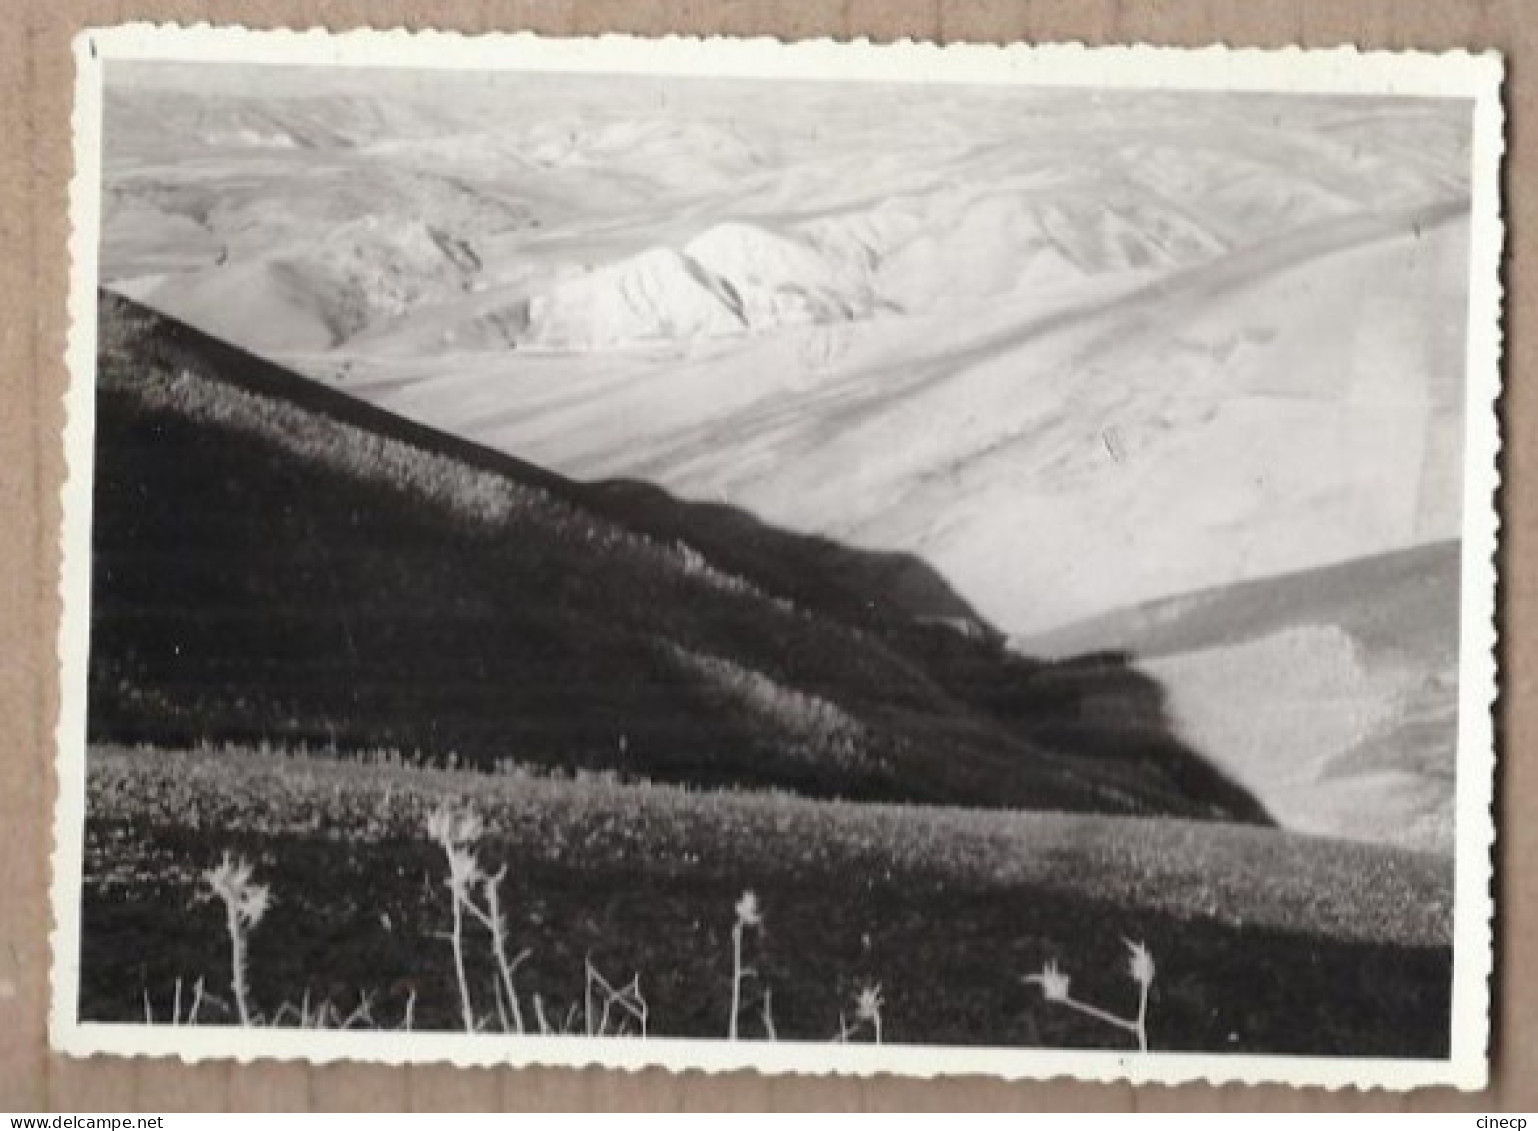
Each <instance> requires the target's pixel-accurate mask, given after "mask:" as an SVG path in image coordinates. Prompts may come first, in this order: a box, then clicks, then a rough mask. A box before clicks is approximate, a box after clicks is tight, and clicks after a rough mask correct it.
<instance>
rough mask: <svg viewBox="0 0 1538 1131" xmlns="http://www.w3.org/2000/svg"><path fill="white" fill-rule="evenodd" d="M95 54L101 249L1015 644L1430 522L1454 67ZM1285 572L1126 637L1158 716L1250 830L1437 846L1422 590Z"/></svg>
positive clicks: (479, 437) (1397, 539) (1459, 258)
mask: <svg viewBox="0 0 1538 1131" xmlns="http://www.w3.org/2000/svg"><path fill="white" fill-rule="evenodd" d="M109 86H110V92H109V98H108V129H107V134H106V137H107V151H106V154H105V167H106V178H105V185H104V207H105V215H104V232H103V244H102V280H103V282H104V283H105V284H106V285H107V286H108V287H111V288H114V289H117V290H119V291H121V292H123V293H124V294H127V295H130V296H132V297H134V298H136V299H138V300H140V301H142V302H144V303H146V304H148V305H149V306H151V307H154V308H156V309H159V310H161V311H163V312H166V313H168V314H171V315H174V316H175V317H177V318H179V319H182V320H185V321H187V322H189V323H191V324H193V325H194V326H197V327H199V328H201V329H204V330H206V331H208V332H210V333H212V334H214V335H215V336H217V337H220V338H224V339H226V340H228V341H231V342H233V343H236V344H238V345H241V346H244V347H246V348H248V349H250V350H252V351H253V352H256V353H259V354H262V355H265V356H267V357H269V358H271V359H274V360H276V361H278V362H280V363H281V364H283V365H285V366H287V367H289V368H291V369H293V370H296V371H299V372H302V373H304V374H307V375H308V376H311V377H313V378H316V379H318V380H322V381H325V382H328V383H333V384H335V385H336V387H338V388H340V389H342V390H344V391H346V392H349V393H351V394H353V395H355V396H357V397H359V398H362V399H363V400H366V401H369V402H372V403H374V404H376V405H378V406H380V407H383V408H386V409H388V410H390V411H392V412H395V413H399V414H401V415H403V416H406V417H409V418H412V419H415V420H418V421H420V422H423V423H427V424H430V425H432V426H435V427H437V428H441V429H443V430H444V431H446V432H450V433H453V434H456V435H458V436H460V437H464V438H466V439H469V440H472V441H475V442H478V443H480V444H484V445H486V446H488V447H491V448H495V449H499V450H501V451H503V452H506V453H510V454H513V455H516V456H518V457H520V458H522V459H527V460H529V461H532V462H534V463H536V464H539V465H542V466H545V467H548V468H551V469H553V470H554V471H556V472H558V473H560V474H562V475H565V476H569V477H571V478H574V479H578V480H587V481H593V480H606V479H627V480H638V481H644V482H646V483H650V484H655V485H657V486H659V487H661V488H664V489H666V490H667V491H669V492H671V493H672V494H674V495H676V496H678V497H680V498H682V499H684V500H690V501H693V502H697V503H724V504H728V505H730V506H732V507H736V508H740V509H741V510H742V511H744V512H746V513H749V514H751V515H754V516H756V517H757V518H758V519H760V520H762V521H763V522H766V523H769V524H772V525H774V526H775V527H779V528H783V529H785V530H789V531H795V532H800V533H806V534H817V535H825V536H828V537H829V538H831V539H832V540H834V542H835V543H837V544H839V545H842V546H845V547H850V548H854V549H856V550H860V551H878V552H891V553H894V554H899V555H912V556H913V557H914V558H916V559H918V560H920V561H922V562H923V563H925V565H926V566H927V567H928V568H930V569H932V570H933V571H934V572H935V575H936V576H937V577H938V578H940V579H942V583H943V584H945V585H947V586H948V587H949V588H950V589H953V590H954V591H955V593H957V594H959V596H960V597H961V598H962V599H963V600H964V601H965V602H966V603H967V604H968V605H969V606H970V607H971V608H974V609H975V610H976V611H977V613H978V614H979V615H980V616H981V617H982V618H983V619H985V620H986V621H988V622H989V623H990V624H991V625H993V626H995V627H997V628H998V629H999V630H1001V631H1002V632H1004V633H1006V634H1009V635H1011V636H1013V637H1015V638H1017V639H1026V640H1043V639H1050V638H1051V635H1052V634H1053V633H1054V632H1056V631H1058V630H1063V629H1064V627H1065V626H1076V625H1083V624H1084V623H1085V622H1090V623H1094V621H1095V618H1097V617H1101V616H1104V615H1107V614H1111V613H1113V611H1115V610H1125V609H1134V608H1143V609H1164V610H1166V611H1168V610H1169V609H1171V608H1174V607H1176V605H1178V604H1179V602H1178V601H1177V602H1176V605H1170V604H1161V603H1160V602H1161V601H1163V600H1164V599H1168V598H1175V597H1182V595H1189V594H1193V593H1199V592H1200V593H1209V594H1210V593H1222V592H1223V591H1224V590H1225V589H1234V593H1233V594H1232V595H1231V599H1228V600H1226V601H1223V602H1219V603H1218V605H1217V606H1215V607H1218V608H1221V609H1223V610H1226V612H1225V613H1224V616H1237V617H1240V619H1241V620H1242V619H1243V618H1244V617H1247V616H1249V615H1250V614H1249V613H1247V612H1245V611H1244V610H1245V609H1246V608H1247V607H1248V606H1247V605H1246V602H1247V601H1250V600H1251V599H1253V598H1254V595H1255V593H1256V591H1255V590H1250V589H1244V588H1243V586H1244V585H1245V583H1248V582H1252V581H1264V580H1265V579H1269V578H1280V577H1283V576H1284V575H1287V576H1293V577H1297V576H1302V577H1309V576H1313V577H1315V578H1318V577H1324V576H1327V575H1326V574H1321V573H1314V574H1311V573H1310V572H1309V571H1318V570H1320V569H1321V568H1324V567H1330V566H1333V565H1337V564H1340V563H1352V562H1357V561H1367V560H1368V559H1376V558H1380V557H1381V556H1383V555H1387V554H1391V553H1394V552H1398V551H1403V550H1407V549H1414V548H1416V547H1426V546H1430V545H1431V544H1433V543H1443V542H1449V541H1451V540H1455V539H1456V538H1457V537H1458V535H1459V530H1460V505H1461V487H1460V484H1461V477H1460V460H1461V454H1462V431H1463V423H1464V414H1465V405H1464V403H1463V395H1464V394H1463V389H1464V382H1463V366H1464V346H1465V343H1464V334H1465V322H1466V307H1467V297H1468V296H1467V293H1466V276H1467V270H1466V260H1467V249H1468V241H1469V220H1468V203H1469V200H1468V194H1469V183H1468V180H1469V159H1470V156H1469V144H1470V122H1469V108H1468V106H1466V105H1464V104H1457V103H1451V102H1449V103H1437V102H1431V101H1417V100H1408V99H1406V100H1390V99H1367V98H1352V97H1336V98H1303V97H1287V98H1276V97H1266V96H1258V95H1238V96H1236V95H1224V96H1211V95H1200V94H1175V93H1157V92H1126V93H1107V92H1097V93H1095V94H1093V95H1090V94H1085V93H1076V92H1072V91H1052V90H1036V91H1031V90H1023V89H1016V90H1011V89H1007V88H986V89H985V88H975V89H974V88H945V87H924V88H917V87H915V88H897V87H879V86H870V87H859V86H855V85H851V84H818V83H806V84H800V85H798V84H795V83H780V84H777V85H773V86H770V85H765V84H761V83H753V82H711V81H708V80H702V79H695V80H666V81H664V80H659V79H646V78H618V77H590V78H582V77H573V76H558V75H546V76H541V77H540V78H539V80H538V81H537V82H526V81H525V82H520V81H518V80H517V79H516V78H515V77H513V78H509V77H503V78H495V77H487V76H470V75H460V76H447V75H436V76H425V75H414V76H413V75H406V74H382V75H373V76H367V77H363V76H351V77H349V76H348V75H346V74H338V73H333V74H330V75H325V74H321V73H318V72H317V73H309V72H293V73H292V74H286V75H285V82H284V84H283V93H282V95H281V96H274V94H273V92H272V90H271V84H270V82H267V83H264V82H263V80H262V78H261V76H260V74H259V73H258V72H257V70H255V69H249V68H247V69H243V68H226V69H224V70H222V71H221V72H219V73H218V74H217V75H214V74H212V73H210V72H206V71H205V72H200V73H198V74H197V75H193V73H192V72H190V71H189V72H188V73H187V75H186V76H184V77H181V78H179V77H178V76H177V75H176V74H175V73H174V72H173V71H171V70H170V69H168V68H165V67H160V68H158V69H157V70H156V71H155V72H154V73H153V74H149V73H144V72H138V71H135V70H134V69H133V68H132V67H131V66H127V65H121V64H114V67H113V73H112V75H111V76H109ZM1433 559H1435V560H1433ZM1395 560H1400V559H1395ZM1402 560H1406V561H1412V562H1418V563H1420V565H1418V566H1417V567H1416V568H1417V569H1420V568H1421V567H1424V569H1425V570H1426V571H1429V572H1426V577H1428V578H1431V579H1432V580H1433V582H1434V584H1435V586H1439V587H1440V588H1437V589H1436V595H1437V597H1438V600H1441V599H1443V598H1445V599H1448V600H1450V599H1451V598H1452V596H1453V595H1454V594H1455V591H1456V584H1457V582H1456V570H1452V571H1451V572H1449V570H1447V569H1444V568H1441V566H1439V565H1438V564H1437V563H1439V562H1440V563H1442V565H1446V562H1444V561H1443V559H1442V557H1439V556H1437V554H1433V555H1432V557H1430V558H1419V557H1414V556H1412V557H1411V558H1407V559H1402ZM1449 560H1450V559H1449ZM1372 568H1375V567H1365V566H1364V569H1365V571H1366V572H1361V573H1360V575H1359V579H1360V578H1367V579H1369V580H1370V578H1371V577H1372V576H1373V574H1372ZM1328 576H1334V575H1328ZM1352 576H1358V575H1352ZM1279 584H1280V585H1281V587H1280V588H1278V589H1274V590H1271V591H1270V592H1273V593H1277V592H1286V593H1288V594H1290V597H1289V601H1290V602H1291V604H1290V605H1289V608H1288V610H1286V615H1284V616H1278V617H1276V618H1274V623H1272V622H1267V624H1266V626H1265V627H1264V631H1261V630H1256V631H1255V632H1249V631H1248V630H1245V631H1238V630H1237V629H1235V630H1232V631H1229V630H1228V629H1225V630H1224V631H1222V632H1218V633H1217V634H1216V635H1215V636H1213V637H1212V638H1211V639H1203V640H1200V641H1195V642H1187V644H1186V645H1184V646H1182V647H1181V648H1178V649H1173V650H1169V651H1166V652H1163V653H1159V654H1157V655H1154V656H1152V657H1151V658H1150V659H1149V660H1148V662H1147V664H1146V665H1145V667H1146V670H1147V671H1148V673H1149V674H1151V675H1152V676H1154V678H1156V679H1157V680H1159V681H1160V683H1161V684H1162V685H1163V686H1164V688H1165V691H1166V692H1167V694H1168V698H1169V709H1170V711H1171V713H1172V716H1173V721H1174V723H1175V724H1176V725H1177V726H1178V727H1179V728H1180V731H1181V733H1182V735H1183V736H1184V738H1185V740H1186V741H1189V742H1190V743H1191V744H1192V745H1193V746H1194V747H1195V748H1196V749H1198V750H1199V751H1200V752H1201V753H1202V754H1204V755H1205V756H1207V757H1209V758H1210V759H1212V760H1213V761H1214V762H1215V763H1216V764H1217V765H1218V766H1219V767H1220V769H1221V770H1222V771H1224V772H1226V773H1229V774H1231V775H1232V776H1233V777H1234V779H1235V780H1237V781H1239V782H1242V783H1243V784H1244V785H1246V786H1247V787H1248V788H1250V789H1251V790H1253V791H1254V792H1255V794H1256V795H1257V796H1258V797H1260V798H1261V800H1262V801H1263V802H1264V803H1265V804H1266V805H1267V806H1269V807H1270V808H1271V809H1272V810H1273V812H1275V813H1276V814H1277V815H1278V816H1279V817H1280V818H1281V819H1282V820H1283V822H1284V823H1287V824H1290V825H1295V826H1296V827H1300V828H1307V829H1311V830H1315V831H1328V832H1337V833H1342V834H1345V835H1360V836H1365V837H1368V838H1372V839H1389V840H1397V841H1399V842H1401V843H1406V844H1411V845H1415V846H1417V847H1429V848H1434V849H1441V848H1445V846H1446V844H1447V843H1448V842H1449V830H1450V819H1451V785H1450V783H1451V759H1452V737H1453V731H1454V725H1455V717H1454V714H1455V684H1454V683H1453V682H1452V675H1453V673H1454V671H1455V668H1454V666H1453V663H1452V661H1451V659H1450V657H1451V655H1452V653H1451V652H1449V649H1451V648H1453V647H1454V646H1455V642H1456V635H1455V633H1456V620H1455V617H1454V616H1452V615H1451V613H1449V615H1448V616H1447V617H1444V618H1441V619H1437V620H1436V621H1435V624H1434V625H1432V628H1430V629H1428V631H1427V632H1426V633H1422V634H1421V636H1419V637H1416V642H1414V643H1406V644H1402V645H1396V646H1395V647H1394V648H1392V649H1389V650H1387V651H1384V650H1382V649H1377V650H1375V649H1374V648H1373V647H1370V646H1368V645H1365V644H1364V643H1363V641H1362V639H1361V638H1360V637H1359V635H1358V634H1356V633H1355V632H1354V630H1353V629H1352V628H1351V627H1350V625H1349V624H1348V623H1347V622H1348V621H1349V620H1350V619H1351V617H1353V616H1358V615H1360V614H1361V609H1362V608H1369V607H1371V606H1372V605H1373V602H1375V601H1378V600H1379V599H1380V598H1381V594H1378V595H1377V596H1375V594H1377V593H1378V590H1376V589H1375V588H1374V587H1373V585H1371V584H1364V585H1355V586H1354V587H1352V588H1351V592H1352V593H1353V594H1354V595H1355V596H1354V598H1353V600H1354V601H1355V602H1356V604H1355V606H1353V608H1355V610H1356V611H1355V612H1352V611H1350V610H1346V609H1345V608H1344V607H1343V606H1342V607H1337V606H1338V605H1339V603H1338V602H1337V603H1336V604H1335V605H1331V604H1330V598H1329V594H1328V593H1322V592H1315V591H1314V590H1313V589H1311V588H1310V587H1309V585H1308V584H1304V585H1303V586H1302V587H1301V588H1299V587H1297V586H1291V587H1289V585H1288V584H1282V583H1279ZM1235 587H1238V588H1235ZM1396 592H1398V591H1397V590H1396ZM1182 599H1184V598H1183V597H1182ZM1383 599H1386V598H1383ZM1266 600H1270V598H1266ZM1418 601H1419V598H1417V599H1416V601H1412V602H1410V604H1409V605H1407V606H1405V607H1407V608H1412V607H1413V608H1421V607H1424V606H1423V603H1420V604H1418V603H1417V602H1418ZM1321 602H1322V603H1321ZM1262 603H1263V604H1264V601H1263V602H1262ZM1326 606H1328V607H1326ZM1180 607H1182V608H1183V607H1184V606H1180ZM1266 607H1268V608H1269V607H1270V606H1269V605H1267V606H1266ZM1437 607H1438V608H1441V605H1438V606H1437ZM910 611H912V612H914V614H915V615H919V614H920V612H921V610H918V609H914V610H910ZM1113 619H1115V618H1113ZM1220 619H1221V618H1220ZM1246 623H1248V622H1246ZM1427 623H1428V624H1430V623H1431V622H1429V621H1428V622H1427ZM1122 627H1125V625H1123V626H1122ZM1070 635H1071V632H1070ZM1081 643H1083V644H1084V646H1085V647H1087V648H1095V647H1115V648H1128V649H1130V650H1132V651H1133V652H1134V653H1135V654H1138V655H1141V650H1142V648H1143V647H1145V646H1147V643H1148V642H1147V641H1146V640H1143V639H1141V638H1138V639H1131V638H1127V637H1125V634H1122V635H1118V634H1117V633H1116V632H1112V633H1110V634H1109V635H1105V636H1104V637H1103V638H1099V637H1097V638H1094V639H1089V638H1086V639H1085V640H1084V641H1082V642H1081ZM1299 719H1307V720H1309V727H1310V728H1311V729H1309V728H1305V730H1306V733H1305V732H1304V731H1300V729H1299V723H1298V720H1299ZM1299 735H1302V736H1303V738H1302V741H1301V743H1300V742H1299V741H1298V736H1299Z"/></svg>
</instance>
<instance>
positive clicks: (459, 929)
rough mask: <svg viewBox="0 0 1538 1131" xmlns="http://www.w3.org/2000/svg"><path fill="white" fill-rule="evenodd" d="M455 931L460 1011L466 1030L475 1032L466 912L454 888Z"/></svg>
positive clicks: (457, 891)
mask: <svg viewBox="0 0 1538 1131" xmlns="http://www.w3.org/2000/svg"><path fill="white" fill-rule="evenodd" d="M452 892H453V899H454V933H453V935H452V936H451V938H450V939H449V941H450V942H451V943H452V944H453V947H454V974H455V977H457V978H458V979H459V1011H460V1019H461V1020H462V1021H463V1022H464V1026H465V1032H467V1033H473V1032H475V1007H474V1005H472V1004H471V1001H470V981H469V979H468V978H467V977H466V976H465V939H464V935H465V913H464V907H463V903H464V900H463V898H462V897H461V896H460V894H459V889H458V888H457V887H456V888H453V889H452Z"/></svg>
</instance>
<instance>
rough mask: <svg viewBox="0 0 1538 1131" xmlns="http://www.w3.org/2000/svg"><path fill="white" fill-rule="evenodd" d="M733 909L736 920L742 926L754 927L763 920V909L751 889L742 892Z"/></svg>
mask: <svg viewBox="0 0 1538 1131" xmlns="http://www.w3.org/2000/svg"><path fill="white" fill-rule="evenodd" d="M735 910H736V912H737V922H739V923H741V924H742V925H743V926H744V927H756V926H758V925H759V924H760V923H762V922H763V921H764V911H763V908H761V907H760V906H759V905H758V896H756V895H754V894H753V892H752V891H751V890H749V891H745V892H743V893H742V898H741V899H739V900H738V901H737V906H736V908H735Z"/></svg>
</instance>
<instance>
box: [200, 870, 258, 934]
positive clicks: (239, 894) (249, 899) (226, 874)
mask: <svg viewBox="0 0 1538 1131" xmlns="http://www.w3.org/2000/svg"><path fill="white" fill-rule="evenodd" d="M251 872H252V869H251V863H250V861H248V860H246V859H245V858H244V857H241V856H234V857H232V856H231V855H230V854H229V853H228V852H226V853H225V854H224V856H223V857H222V858H221V859H220V861H219V865H218V867H215V868H210V869H208V870H207V871H206V872H204V873H203V880H204V882H205V883H207V884H208V886H209V887H210V888H211V889H213V893H214V895H215V896H217V897H218V898H219V899H220V900H222V901H223V902H224V903H225V905H226V906H228V907H229V908H230V909H231V910H232V911H233V912H234V914H235V918H236V920H237V921H238V922H240V923H241V924H242V925H243V926H246V927H254V926H256V925H257V924H258V923H260V922H261V921H262V916H263V915H265V914H267V908H268V907H270V906H271V905H272V892H271V891H270V890H269V889H268V887H267V885H266V884H258V883H253V882H252V880H251Z"/></svg>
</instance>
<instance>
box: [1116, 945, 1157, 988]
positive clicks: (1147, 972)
mask: <svg viewBox="0 0 1538 1131" xmlns="http://www.w3.org/2000/svg"><path fill="white" fill-rule="evenodd" d="M1122 942H1124V943H1126V944H1127V951H1128V956H1127V973H1129V974H1131V975H1132V980H1133V981H1134V982H1136V983H1137V984H1138V985H1140V986H1148V985H1152V984H1153V980H1154V960H1153V955H1152V954H1150V953H1148V948H1147V947H1146V946H1144V945H1143V944H1142V943H1140V942H1133V941H1132V940H1131V939H1122Z"/></svg>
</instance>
